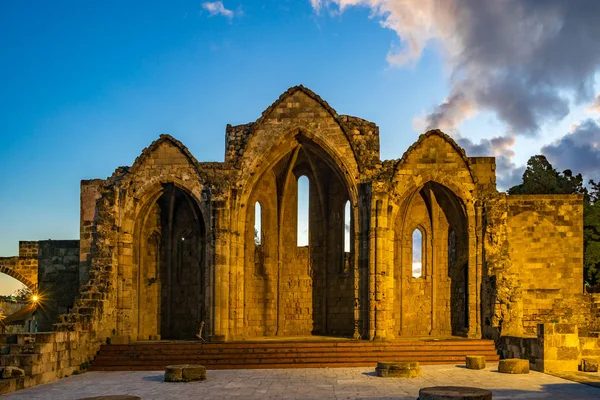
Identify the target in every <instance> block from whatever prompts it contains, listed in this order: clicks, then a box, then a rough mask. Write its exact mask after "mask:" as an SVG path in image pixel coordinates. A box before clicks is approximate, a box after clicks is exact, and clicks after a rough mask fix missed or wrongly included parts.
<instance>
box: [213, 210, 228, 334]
mask: <svg viewBox="0 0 600 400" xmlns="http://www.w3.org/2000/svg"><path fill="white" fill-rule="evenodd" d="M227 206H228V204H227V201H224V200H221V201H213V203H212V211H213V215H212V219H213V221H212V225H213V233H214V241H215V246H214V252H215V254H214V271H215V272H214V280H215V281H214V285H213V288H214V289H213V290H214V294H213V296H214V312H213V317H214V330H213V336H215V337H216V339H217V340H223V339H224V340H227V339H228V333H229V236H230V234H229V229H228V226H229V224H228V222H229V221H228V220H229V211H228V208H227Z"/></svg>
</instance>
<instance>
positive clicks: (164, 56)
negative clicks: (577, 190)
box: [0, 0, 586, 292]
mask: <svg viewBox="0 0 600 400" xmlns="http://www.w3.org/2000/svg"><path fill="white" fill-rule="evenodd" d="M457 1H458V0H457ZM359 3H361V4H360V5H359V6H348V5H347V4H344V2H343V1H325V2H317V1H313V2H312V3H311V1H309V0H306V1H244V2H241V1H228V0H225V1H224V2H223V3H222V6H223V10H226V11H227V12H225V11H223V12H221V13H216V14H215V13H211V12H210V10H209V9H210V7H207V5H206V3H203V2H202V1H173V2H169V4H168V6H165V3H164V2H157V1H144V2H141V1H140V2H134V1H128V2H122V1H103V2H88V1H86V2H82V1H54V2H42V1H28V2H26V1H17V0H6V1H3V2H1V3H0V54H2V60H3V61H2V62H1V63H0V77H1V79H2V85H1V87H2V90H1V93H2V95H1V96H0V102H1V103H0V109H1V110H2V111H1V112H0V123H1V126H2V129H1V131H0V163H1V164H0V165H1V167H0V183H1V185H2V190H0V227H1V229H0V256H12V255H16V254H17V252H18V241H19V240H41V239H76V238H78V236H79V181H80V180H81V179H90V178H105V177H107V176H109V175H110V174H111V173H112V171H113V170H114V169H115V168H116V167H117V166H120V165H131V164H132V163H133V161H134V160H135V158H136V157H137V156H138V155H139V154H140V152H141V151H142V149H143V148H144V147H146V146H148V145H149V144H150V143H151V142H152V141H153V140H155V139H156V138H158V136H159V134H161V133H170V134H172V135H173V136H175V137H176V138H177V139H179V140H181V141H182V142H183V143H184V144H185V145H186V146H187V147H188V148H189V150H190V151H191V152H192V154H194V155H195V157H196V158H197V159H198V160H201V161H222V160H223V154H224V131H225V125H226V124H228V123H229V124H233V125H236V124H242V123H247V122H250V121H253V120H256V119H257V118H258V117H259V116H260V115H261V112H262V111H263V110H264V109H265V108H267V107H268V106H269V105H270V104H271V103H272V102H273V101H275V100H276V99H277V97H278V96H279V95H280V94H281V93H282V92H284V91H285V90H286V89H287V88H288V87H290V86H294V85H298V84H303V85H305V86H307V87H309V88H310V89H312V90H313V91H315V92H316V93H318V94H319V95H320V96H321V97H323V98H324V99H325V100H326V101H327V102H328V103H329V104H330V105H331V106H332V107H333V108H334V109H336V110H337V111H338V113H340V114H350V115H356V116H359V117H362V118H365V119H368V120H371V121H373V122H375V123H377V124H378V125H379V127H380V133H381V143H382V147H381V155H382V158H384V159H389V158H400V157H401V156H402V154H403V152H404V151H405V150H406V148H407V147H408V146H409V145H410V144H411V143H413V142H414V141H415V140H416V139H417V137H418V135H419V133H422V132H421V131H419V128H418V125H419V124H418V123H417V122H416V120H417V119H418V118H423V117H425V116H426V115H427V114H428V113H431V112H432V111H433V110H434V109H435V107H436V105H439V104H440V103H442V102H443V101H444V99H445V98H447V97H448V96H449V94H450V93H451V92H452V90H453V88H454V87H455V85H454V83H453V81H452V79H451V75H452V73H453V72H454V71H453V65H455V64H453V62H455V61H453V60H450V59H449V57H448V54H446V53H445V52H444V51H442V50H440V47H443V46H441V45H436V44H435V38H433V39H434V40H433V41H432V44H431V45H427V46H426V47H425V48H424V51H423V52H422V53H421V54H419V57H418V59H416V60H415V61H414V62H412V63H410V65H408V64H402V65H398V64H397V63H393V62H390V60H389V57H388V54H389V52H390V49H393V48H395V47H398V46H400V47H401V46H402V39H403V38H402V37H401V36H400V33H399V32H400V31H399V30H398V29H389V28H386V27H384V26H382V24H381V22H382V21H385V19H386V18H388V19H389V18H390V16H392V17H393V16H394V14H393V13H394V10H393V9H392V10H385V9H384V10H383V11H382V10H381V2H378V1H361V2H359ZM213 4H216V3H213ZM378 7H379V8H378ZM442 45H443V42H442ZM449 60H450V61H449ZM563 89H564V88H563ZM567 89H568V88H567ZM478 105H479V106H481V104H478ZM584 106H585V104H584V102H582V103H581V104H578V105H577V107H573V108H572V109H571V110H570V112H569V113H568V114H567V115H565V116H563V117H562V118H560V119H558V120H555V121H554V122H552V124H551V125H550V127H549V128H548V129H546V134H545V136H539V135H537V136H536V135H535V134H533V135H522V136H519V135H513V136H512V137H514V138H515V141H516V145H515V144H514V143H513V147H512V150H511V151H514V153H515V154H514V155H513V156H512V157H511V161H512V162H513V167H515V166H517V167H518V166H519V165H522V164H523V163H524V162H525V161H526V160H527V158H528V157H529V156H530V155H533V154H536V153H538V152H539V150H540V148H541V146H542V145H544V144H548V143H551V142H552V141H556V140H558V139H560V137H561V136H562V135H564V134H566V133H567V130H568V129H570V126H571V125H572V124H575V123H577V122H578V121H581V120H582V119H584V118H585V117H586V115H585V113H584V111H583V109H584ZM480 108H481V110H479V111H480V112H479V114H477V116H476V117H474V118H471V119H467V120H465V121H460V123H458V124H456V127H453V128H452V129H455V130H454V131H453V132H454V134H455V135H456V137H460V138H466V139H467V140H469V141H471V143H472V144H477V143H478V141H479V140H481V139H484V140H485V139H486V138H487V139H489V138H492V137H495V136H502V135H506V134H507V131H509V129H508V128H507V125H508V123H507V122H506V121H503V120H502V118H501V117H498V115H499V114H498V113H497V112H496V111H495V110H494V109H489V108H488V109H485V107H483V106H481V107H480ZM544 126H546V127H547V125H544ZM466 143H467V144H468V143H469V142H466ZM515 146H516V147H515ZM470 155H475V154H470ZM4 281H7V280H6V279H4ZM4 281H2V280H1V279H0V288H1V287H2V285H3V282H4ZM0 292H2V291H1V290H0Z"/></svg>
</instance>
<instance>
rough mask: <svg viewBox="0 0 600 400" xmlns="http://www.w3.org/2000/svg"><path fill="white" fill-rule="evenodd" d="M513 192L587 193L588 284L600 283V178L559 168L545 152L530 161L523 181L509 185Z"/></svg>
mask: <svg viewBox="0 0 600 400" xmlns="http://www.w3.org/2000/svg"><path fill="white" fill-rule="evenodd" d="M508 193H509V194H583V196H584V204H583V225H584V227H583V252H584V256H583V260H584V279H585V283H586V286H588V287H590V288H591V287H594V286H598V285H599V284H600V201H599V200H600V182H599V183H596V182H594V181H593V180H590V181H589V189H588V188H586V186H585V185H584V183H583V177H582V176H581V174H577V175H573V172H572V171H571V170H569V169H567V170H565V171H563V172H562V173H560V172H558V171H557V170H555V169H554V168H553V167H552V164H550V162H549V161H548V160H547V159H546V157H544V156H542V155H537V156H533V157H531V158H530V159H529V161H527V169H526V170H525V172H524V173H523V182H522V183H521V184H519V185H516V186H513V187H511V188H510V189H508Z"/></svg>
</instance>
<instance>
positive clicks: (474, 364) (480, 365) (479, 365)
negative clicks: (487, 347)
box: [466, 356, 485, 369]
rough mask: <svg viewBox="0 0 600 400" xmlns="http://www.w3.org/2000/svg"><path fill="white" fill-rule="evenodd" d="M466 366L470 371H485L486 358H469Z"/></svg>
mask: <svg viewBox="0 0 600 400" xmlns="http://www.w3.org/2000/svg"><path fill="white" fill-rule="evenodd" d="M466 364H467V368H468V369H484V368H485V356H467V359H466Z"/></svg>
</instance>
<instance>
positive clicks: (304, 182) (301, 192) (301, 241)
mask: <svg viewBox="0 0 600 400" xmlns="http://www.w3.org/2000/svg"><path fill="white" fill-rule="evenodd" d="M309 187H310V182H309V180H308V177H307V176H306V175H302V176H301V177H299V178H298V236H297V237H298V247H304V246H308V238H309V236H308V229H309V195H310V193H309V192H310V190H309Z"/></svg>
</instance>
